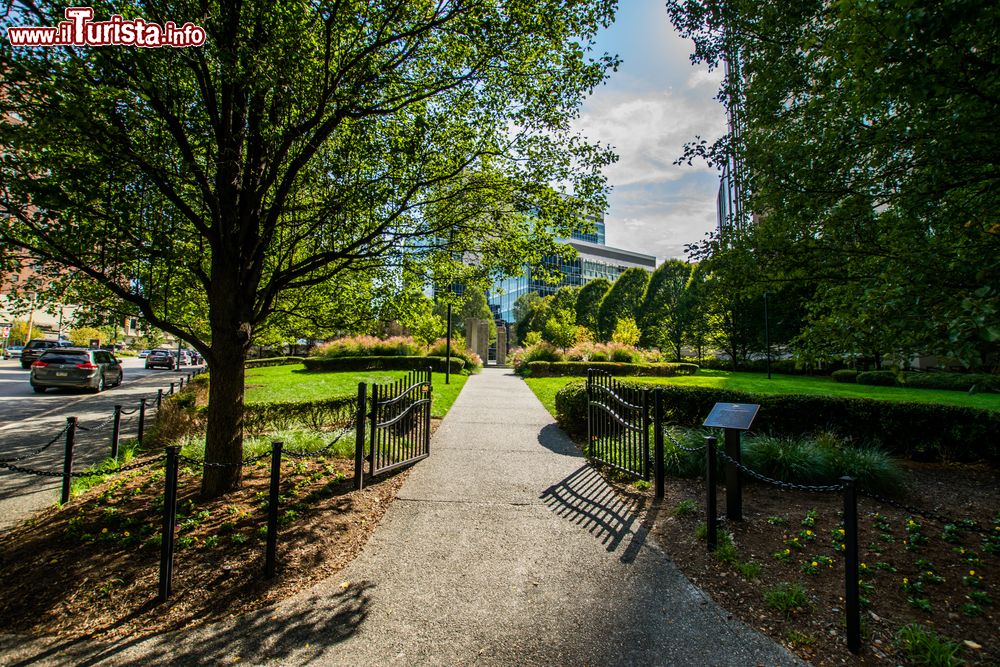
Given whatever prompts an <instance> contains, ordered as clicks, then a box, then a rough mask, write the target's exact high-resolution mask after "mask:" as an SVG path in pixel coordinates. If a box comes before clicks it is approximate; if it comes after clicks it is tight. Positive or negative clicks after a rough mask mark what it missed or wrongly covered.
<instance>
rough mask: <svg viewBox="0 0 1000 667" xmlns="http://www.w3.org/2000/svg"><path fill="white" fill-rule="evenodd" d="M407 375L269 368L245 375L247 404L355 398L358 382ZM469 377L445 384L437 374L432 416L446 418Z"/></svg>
mask: <svg viewBox="0 0 1000 667" xmlns="http://www.w3.org/2000/svg"><path fill="white" fill-rule="evenodd" d="M406 374H407V372H406V371H362V372H346V373H327V372H321V371H307V370H306V369H305V367H304V366H302V365H299V364H295V365H289V366H267V367H265V368H248V369H247V374H246V388H247V393H246V402H247V403H271V402H274V403H277V402H285V401H315V400H320V399H324V398H332V397H334V396H356V395H357V393H358V383H359V382H368V383H374V382H389V381H391V380H395V379H397V378H401V377H404V376H405V375H406ZM466 379H467V376H465V375H456V374H454V373H453V374H452V376H451V384H447V385H446V384H445V383H444V373H434V374H433V376H432V378H431V381H432V382H433V384H434V397H433V402H432V408H431V416H433V417H444V416H445V414H446V413H447V412H448V410H450V409H451V406H452V404H453V403H454V402H455V399H456V398H458V393H459V392H460V391H462V387H463V386H465V380H466Z"/></svg>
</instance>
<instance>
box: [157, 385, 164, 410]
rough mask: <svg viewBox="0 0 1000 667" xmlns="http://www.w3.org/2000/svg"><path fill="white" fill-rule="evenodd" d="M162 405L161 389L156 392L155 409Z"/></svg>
mask: <svg viewBox="0 0 1000 667" xmlns="http://www.w3.org/2000/svg"><path fill="white" fill-rule="evenodd" d="M161 405H163V389H162V388H160V389H157V390H156V409H157V410H159V409H160V406H161Z"/></svg>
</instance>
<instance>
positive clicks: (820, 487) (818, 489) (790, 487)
mask: <svg viewBox="0 0 1000 667" xmlns="http://www.w3.org/2000/svg"><path fill="white" fill-rule="evenodd" d="M716 453H717V454H718V456H719V458H720V459H722V460H723V461H725V462H726V463H729V464H732V465H734V466H736V468H737V469H738V470H739V471H740V472H742V473H743V474H744V475H746V476H747V477H751V478H753V479H755V480H757V481H758V482H763V483H764V484H770V485H771V486H775V487H777V488H779V489H781V490H783V491H804V492H806V493H840V492H842V491H843V490H844V485H843V484H797V483H795V482H786V481H784V480H780V479H773V478H771V477H768V476H766V475H762V474H761V473H759V472H757V471H756V470H753V469H751V468H748V467H747V466H745V465H744V464H743V463H741V462H740V461H737V460H736V459H734V458H733V457H731V456H729V454H726V453H725V452H724V451H722V450H721V449H720V450H718V451H717V452H716Z"/></svg>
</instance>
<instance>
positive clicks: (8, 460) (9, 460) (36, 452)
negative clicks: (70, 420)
mask: <svg viewBox="0 0 1000 667" xmlns="http://www.w3.org/2000/svg"><path fill="white" fill-rule="evenodd" d="M68 428H69V425H68V424H67V425H66V426H63V427H62V430H61V431H59V432H58V433H56V434H55V435H54V436H53V437H52V439H51V440H49V441H48V442H47V443H45V444H44V445H42V446H41V447H39V448H38V449H36V450H34V451H31V452H28V453H27V454H22V455H20V456H14V457H12V458H3V459H0V463H16V462H18V461H23V460H24V459H29V458H31V457H33V456H38V455H39V454H41V453H42V452H44V451H45V450H46V449H48V448H49V447H51V446H52V445H54V444H55V443H57V442H59V440H60V439H61V438H62V437H63V436H64V435H66V430H67V429H68Z"/></svg>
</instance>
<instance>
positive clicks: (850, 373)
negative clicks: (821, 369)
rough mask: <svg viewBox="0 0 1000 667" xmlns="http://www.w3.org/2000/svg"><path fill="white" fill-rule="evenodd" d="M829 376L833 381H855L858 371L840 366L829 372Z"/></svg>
mask: <svg viewBox="0 0 1000 667" xmlns="http://www.w3.org/2000/svg"><path fill="white" fill-rule="evenodd" d="M830 377H832V378H833V380H834V382H857V380H858V372H857V371H856V370H853V369H851V368H841V369H840V370H836V371H834V372H832V373H830Z"/></svg>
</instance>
